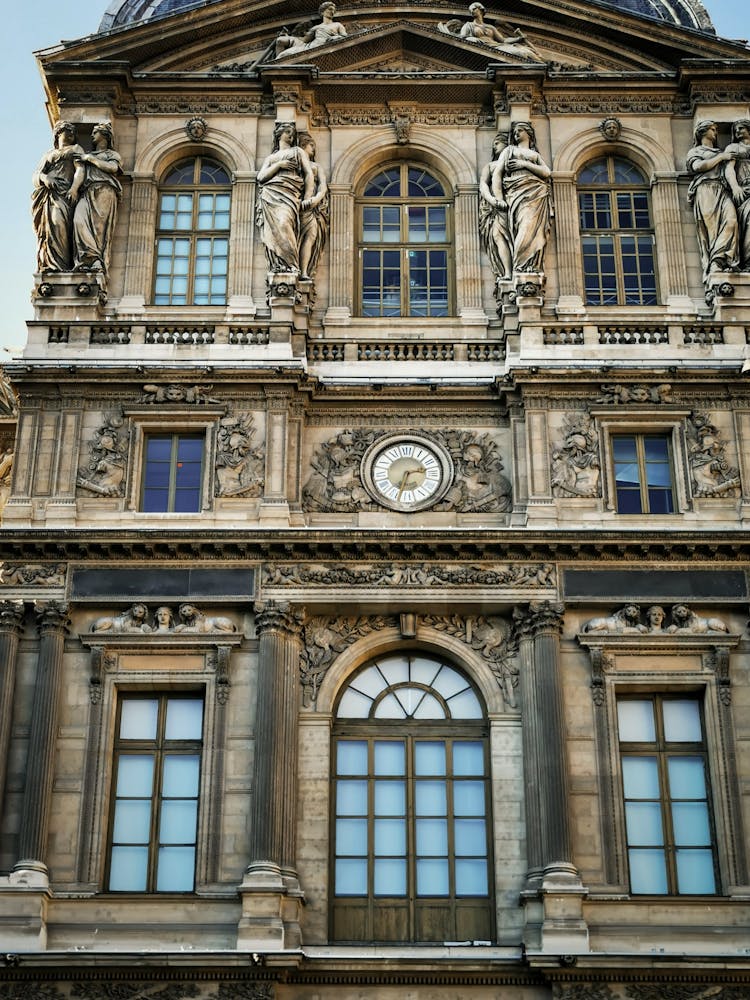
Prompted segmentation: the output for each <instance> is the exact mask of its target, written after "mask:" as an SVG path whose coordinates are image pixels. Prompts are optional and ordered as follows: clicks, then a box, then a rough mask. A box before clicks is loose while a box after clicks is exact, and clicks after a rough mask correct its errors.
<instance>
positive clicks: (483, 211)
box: [479, 134, 513, 280]
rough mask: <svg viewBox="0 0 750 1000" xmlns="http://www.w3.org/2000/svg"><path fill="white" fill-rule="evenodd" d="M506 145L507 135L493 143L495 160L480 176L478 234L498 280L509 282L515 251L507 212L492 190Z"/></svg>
mask: <svg viewBox="0 0 750 1000" xmlns="http://www.w3.org/2000/svg"><path fill="white" fill-rule="evenodd" d="M505 145H506V143H505V137H504V135H502V134H498V135H496V136H495V139H494V141H493V143H492V160H491V161H490V162H489V163H488V164H487V165H486V166H485V167H484V168H483V170H482V173H481V175H480V177H479V235H480V238H481V240H482V246H483V247H484V249H485V252H486V253H487V256H488V257H489V259H490V266H491V268H492V271H493V273H494V275H495V278H497V279H508V280H509V279H510V278H512V276H513V248H512V244H511V235H510V229H509V228H508V209H507V207H504V208H501V207H500V205H501V203H502V199H501V198H498V197H496V195H495V194H493V190H492V186H493V181H494V177H495V173H496V171H497V169H498V166H499V163H498V160H499V157H500V154H501V153H502V151H503V149H504V147H505Z"/></svg>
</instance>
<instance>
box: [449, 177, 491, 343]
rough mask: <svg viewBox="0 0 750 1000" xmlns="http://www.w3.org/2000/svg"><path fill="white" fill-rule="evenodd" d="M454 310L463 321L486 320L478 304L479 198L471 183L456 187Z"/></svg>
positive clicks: (484, 321)
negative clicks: (456, 250) (456, 249)
mask: <svg viewBox="0 0 750 1000" xmlns="http://www.w3.org/2000/svg"><path fill="white" fill-rule="evenodd" d="M455 205H456V247H457V248H458V247H460V252H458V253H457V254H456V313H457V314H458V315H459V316H460V317H461V319H462V320H464V322H466V321H468V322H472V323H483V324H484V325H485V326H486V324H487V317H486V315H485V312H484V309H483V308H482V284H481V277H480V276H481V273H482V269H481V265H480V257H479V202H478V200H477V189H476V185H474V184H460V185H458V186H457V188H456V202H455Z"/></svg>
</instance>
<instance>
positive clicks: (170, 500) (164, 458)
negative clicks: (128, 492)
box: [141, 434, 205, 514]
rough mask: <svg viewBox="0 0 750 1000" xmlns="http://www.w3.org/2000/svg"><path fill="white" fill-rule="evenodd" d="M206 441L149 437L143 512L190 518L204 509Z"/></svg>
mask: <svg viewBox="0 0 750 1000" xmlns="http://www.w3.org/2000/svg"><path fill="white" fill-rule="evenodd" d="M204 451H205V437H204V436H203V435H197V434H164V435H157V434H154V435H149V436H148V437H146V438H145V441H144V462H143V490H142V499H141V510H144V511H147V512H148V513H166V512H171V513H176V514H188V513H194V512H195V511H199V510H200V509H201V493H202V482H203V453H204Z"/></svg>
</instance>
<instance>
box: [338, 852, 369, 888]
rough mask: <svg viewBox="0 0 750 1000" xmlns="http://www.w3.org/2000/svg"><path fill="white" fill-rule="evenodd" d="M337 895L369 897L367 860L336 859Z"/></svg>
mask: <svg viewBox="0 0 750 1000" xmlns="http://www.w3.org/2000/svg"><path fill="white" fill-rule="evenodd" d="M335 867H336V893H337V895H339V896H366V895H367V860H366V859H363V860H362V861H359V860H355V859H351V858H337V859H336V866H335Z"/></svg>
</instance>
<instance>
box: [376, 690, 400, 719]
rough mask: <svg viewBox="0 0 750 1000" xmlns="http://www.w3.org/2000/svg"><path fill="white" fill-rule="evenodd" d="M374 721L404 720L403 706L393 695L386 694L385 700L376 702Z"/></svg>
mask: <svg viewBox="0 0 750 1000" xmlns="http://www.w3.org/2000/svg"><path fill="white" fill-rule="evenodd" d="M375 718H376V719H406V718H407V714H406V710H405V708H404V706H403V705H402V704H401V702H400V701H399V700H398V698H397V697H396V695H395V694H387V695H386V696H385V698H383V699H382V700H381V701H379V702H378V704H377V706H376V708H375Z"/></svg>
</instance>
